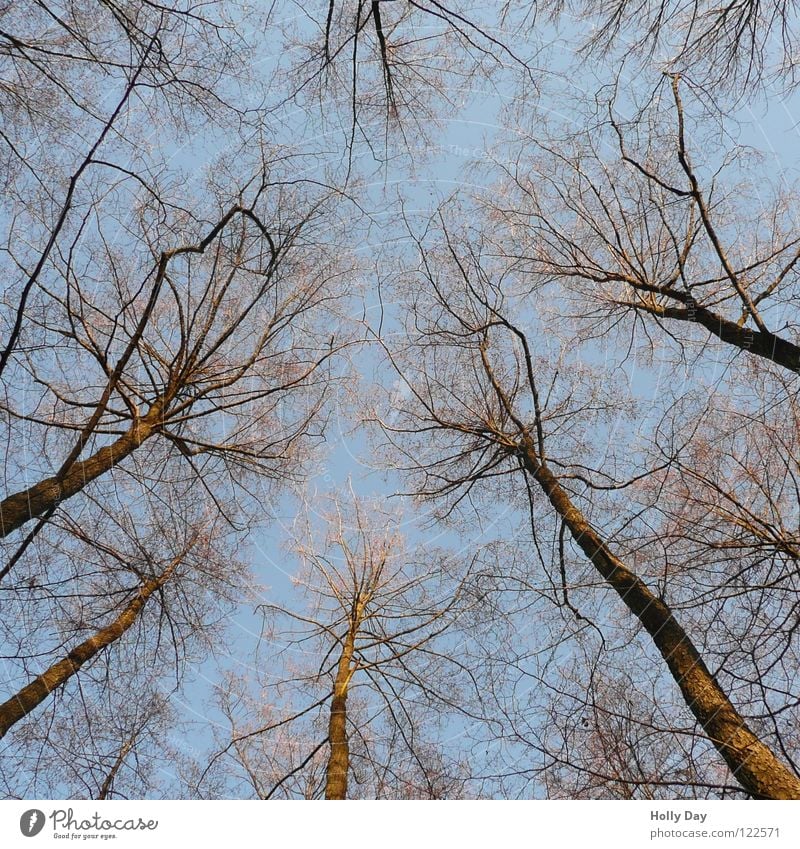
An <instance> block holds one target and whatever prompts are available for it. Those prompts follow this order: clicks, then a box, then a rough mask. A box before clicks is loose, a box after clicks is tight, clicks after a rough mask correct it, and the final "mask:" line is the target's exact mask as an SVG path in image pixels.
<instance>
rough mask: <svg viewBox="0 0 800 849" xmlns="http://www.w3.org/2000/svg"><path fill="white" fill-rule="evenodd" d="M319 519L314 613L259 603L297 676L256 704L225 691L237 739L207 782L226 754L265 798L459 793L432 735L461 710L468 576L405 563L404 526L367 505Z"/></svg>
mask: <svg viewBox="0 0 800 849" xmlns="http://www.w3.org/2000/svg"><path fill="white" fill-rule="evenodd" d="M351 498H352V493H351ZM321 518H322V522H323V527H322V530H321V532H319V531H317V532H316V533H314V534H313V535H312V536H311V538H306V541H305V542H303V543H302V547H301V549H300V554H301V557H302V560H303V562H304V567H303V570H302V572H301V573H300V576H299V577H298V579H297V584H298V585H299V586H300V587H302V588H303V590H304V593H305V595H306V597H307V603H306V606H305V607H303V608H300V607H298V608H294V607H291V606H287V605H279V604H276V603H267V604H264V605H262V608H263V610H264V612H265V614H266V615H267V616H268V618H269V620H271V625H270V628H269V631H268V634H267V637H268V643H267V644H268V645H272V646H274V645H279V646H282V648H281V654H285V655H286V658H287V664H288V666H289V668H288V669H287V671H286V673H285V674H282V675H281V676H278V677H277V678H272V677H270V678H269V679H266V682H268V683H265V685H264V686H263V687H262V688H261V690H260V695H258V697H257V699H256V698H254V697H253V696H248V695H247V690H248V687H247V684H246V682H242V681H240V682H239V687H238V688H237V689H236V690H233V691H231V692H232V693H233V695H232V694H231V692H228V693H227V694H225V696H224V699H223V705H224V712H225V714H226V716H227V717H228V720H229V722H230V724H231V731H232V739H231V740H230V741H229V742H228V743H227V744H226V745H225V746H224V747H223V748H222V749H221V750H220V751H219V752H218V753H217V754H216V755H215V756H214V757H213V758H212V759H211V762H210V764H209V766H208V767H207V768H206V769H205V770H204V772H203V774H202V776H201V777H202V779H203V780H206V776H207V775H208V774H209V771H211V772H212V773H213V770H214V768H215V767H216V766H217V765H218V763H219V761H220V759H221V758H226V759H228V760H230V759H233V761H234V762H235V763H236V764H238V765H239V768H240V769H242V770H243V771H244V772H245V774H246V775H248V776H249V777H250V778H249V780H250V783H251V784H252V786H253V788H254V789H255V791H256V793H257V795H258V796H260V797H261V798H273V797H275V796H281V795H289V796H292V795H296V794H299V795H301V796H306V797H311V798H315V797H317V796H318V795H323V796H324V797H325V798H326V799H345V798H351V797H355V796H359V795H367V796H368V797H369V796H384V797H385V796H390V795H394V796H400V797H403V796H406V797H412V798H418V797H420V796H422V797H427V798H437V797H439V796H441V795H445V794H448V793H451V792H456V795H458V792H457V791H456V789H455V788H456V786H457V785H458V784H459V783H460V782H463V781H464V779H465V776H464V774H463V770H462V772H461V774H460V775H459V773H458V769H457V766H456V765H455V764H450V765H449V766H447V767H446V766H444V763H445V759H446V758H447V754H446V753H445V752H442V751H439V750H438V749H437V746H436V743H435V738H434V739H430V736H431V732H432V731H435V729H436V727H437V725H438V723H439V722H441V718H440V717H438V716H437V711H441V710H448V709H451V707H450V706H453V705H456V704H457V702H458V695H457V690H458V687H459V679H460V678H461V677H462V672H461V668H460V667H461V664H460V663H459V661H458V660H457V652H455V651H454V652H453V653H452V655H451V654H450V653H449V652H448V650H447V649H446V645H447V642H448V640H449V631H450V630H451V629H452V628H453V624H454V622H455V621H456V620H457V619H458V617H459V615H463V614H464V612H465V611H466V610H468V609H469V607H470V605H471V604H472V603H474V601H473V597H472V595H471V593H470V592H469V590H468V580H469V575H470V571H469V569H467V570H465V571H464V572H463V574H462V575H460V576H451V575H450V572H451V567H450V566H448V565H447V564H445V563H443V562H442V560H441V556H440V553H439V552H436V551H435V550H433V551H429V552H428V556H427V557H426V558H425V559H422V560H419V559H418V558H419V557H420V553H418V552H415V553H414V554H415V555H416V556H409V554H406V553H405V552H404V551H403V544H402V539H401V538H400V536H399V534H398V532H397V530H396V529H395V528H393V526H392V525H393V522H394V521H396V517H392V516H390V515H388V514H386V513H381V512H380V510H379V508H378V506H377V505H376V504H372V503H370V502H369V501H359V500H354V501H353V507H352V508H350V509H348V508H346V507H344V506H342V505H341V504H340V503H338V502H333V503H332V505H331V508H330V510H327V511H323V512H322V513H321ZM309 530H310V528H309ZM274 663H275V660H274V658H271V665H274ZM448 670H449V671H448ZM445 676H447V679H446V677H445ZM445 680H447V684H446V685H445ZM250 686H251V687H252V684H251V685H250ZM461 686H463V684H462V685H461ZM281 696H282V698H280V699H279V697H281ZM259 700H260V704H259ZM243 707H245V708H247V709H246V710H245V711H244V712H243V710H242V708H243ZM254 710H255V711H257V713H258V714H260V715H261V717H262V718H266V720H267V721H266V722H263V724H262V723H261V722H259V721H258V720H257V719H256V718H255V717H254V716H253V715H252V713H253V711H254ZM248 713H249V714H250V715H248ZM298 746H299V748H298ZM454 770H456V771H455V773H454ZM354 784H355V785H356V786H355V787H354V786H353V785H354Z"/></svg>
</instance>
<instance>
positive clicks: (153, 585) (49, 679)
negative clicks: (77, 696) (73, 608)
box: [0, 557, 180, 738]
mask: <svg viewBox="0 0 800 849" xmlns="http://www.w3.org/2000/svg"><path fill="white" fill-rule="evenodd" d="M179 561H180V557H177V558H175V560H173V561H172V562H171V563H170V564H169V565H168V566H167V568H166V569H165V570H164V571H163V572H162V573H161V575H159V576H158V577H156V578H151V579H150V580H148V581H145V582H144V583H143V584H142V585H141V587H140V588H139V591H138V593H137V594H136V597H135V598H133V599H132V600H131V601H130V602H129V603H128V604H127V605H126V606H125V608H124V609H123V610H122V612H121V613H120V614H119V616H117V618H116V619H115V620H114V621H113V622H112V623H111V624H110V625H107V626H106V627H105V628H102V629H101V630H100V631H98V632H97V633H96V634H95V635H94V636H93V637H90V638H89V639H88V640H85V641H84V642H82V643H81V644H80V645H78V646H76V647H75V648H74V649H73V650H72V651H71V652H70V653H69V654H68V655H67V656H66V657H65V658H63V659H62V660H59V661H58V662H57V663H54V664H53V665H52V666H51V667H50V668H49V669H47V670H46V671H45V672H43V673H42V674H41V675H38V676H37V677H36V678H34V679H33V681H31V682H30V684H27V685H26V686H25V687H23V688H22V689H21V690H20V691H19V692H18V693H17V694H16V695H14V696H12V697H11V698H10V699H8V700H7V701H5V702H4V703H3V704H1V705H0V738H2V737H4V736H5V734H6V732H7V731H8V730H9V729H10V728H11V727H12V726H13V725H14V724H15V723H16V722H19V720H20V719H22V718H23V717H24V716H27V715H28V714H29V713H31V711H33V710H35V709H36V708H37V707H38V706H39V705H40V704H41V703H42V702H43V701H44V700H45V699H46V698H47V697H48V696H49V695H50V693H52V692H53V690H55V689H56V687H60V686H61V685H62V684H64V683H66V682H67V681H68V680H69V679H70V678H71V677H72V676H73V675H75V674H76V673H77V672H78V670H79V669H80V668H81V667H82V666H83V665H84V664H85V663H86V662H87V661H90V660H91V659H92V658H93V657H95V656H96V655H98V654H99V653H100V652H101V651H103V649H105V648H107V647H108V646H110V645H111V644H112V643H114V642H116V641H117V640H118V639H119V638H120V637H121V636H122V635H123V634H124V633H125V632H126V631H127V630H128V628H130V627H131V625H133V623H134V622H135V621H136V617H137V616H138V615H139V614H140V613H141V611H142V608H143V607H144V605H145V604H146V602H147V600H148V599H149V598H150V596H151V595H153V593H154V592H156V590H158V589H160V588H161V587H162V586H164V584H165V583H166V582H167V581H168V580H169V578H170V576H171V575H172V573H173V572H174V571H175V567H176V566H177V564H178V562H179Z"/></svg>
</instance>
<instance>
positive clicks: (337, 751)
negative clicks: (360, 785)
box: [325, 627, 355, 799]
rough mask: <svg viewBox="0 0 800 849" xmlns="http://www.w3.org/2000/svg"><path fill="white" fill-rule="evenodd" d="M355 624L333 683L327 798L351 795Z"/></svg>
mask: <svg viewBox="0 0 800 849" xmlns="http://www.w3.org/2000/svg"><path fill="white" fill-rule="evenodd" d="M354 645H355V627H351V628H350V630H349V631H348V632H347V637H346V638H345V642H344V646H343V647H342V654H341V657H340V658H339V665H338V667H337V669H336V679H335V680H334V682H333V701H332V702H331V716H330V721H329V723H328V742H329V743H330V747H331V753H330V757H329V758H328V767H327V770H326V775H325V798H326V799H346V798H347V773H348V772H349V770H350V746H349V743H348V740H347V690H348V687H349V686H350V679H351V678H352V675H353V670H352V661H353V647H354Z"/></svg>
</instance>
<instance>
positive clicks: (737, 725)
mask: <svg viewBox="0 0 800 849" xmlns="http://www.w3.org/2000/svg"><path fill="white" fill-rule="evenodd" d="M521 455H522V460H523V463H524V466H525V469H526V471H527V472H528V473H529V474H530V475H531V476H532V477H533V478H534V479H535V480H536V481H537V483H538V484H539V485H540V486H541V487H542V489H543V490H544V492H545V494H546V495H547V497H548V499H549V500H550V503H551V504H552V506H553V507H554V508H555V510H556V512H557V513H558V515H559V516H560V517H561V518H562V520H563V521H564V523H565V524H566V526H567V528H568V529H569V531H570V533H571V534H572V537H573V539H574V540H575V542H576V543H577V544H578V545H579V546H580V548H581V550H582V551H583V553H584V554H585V555H586V556H587V557H588V558H589V560H590V561H591V562H592V563H593V564H594V567H595V568H596V569H597V571H598V572H599V573H600V574H601V575H602V577H603V579H604V580H605V581H606V583H608V584H609V585H610V586H611V587H612V588H613V589H614V590H615V591H616V593H617V594H618V595H619V597H620V598H621V599H622V601H623V602H624V603H625V605H626V607H627V608H628V609H629V610H630V611H631V613H633V614H634V616H636V618H637V619H638V620H639V621H640V622H641V623H642V625H643V626H644V628H645V629H646V630H647V632H648V633H649V634H650V636H651V637H652V638H653V642H654V643H655V644H656V647H657V648H658V650H659V651H660V652H661V654H662V656H663V658H664V660H665V661H666V663H667V666H668V667H669V670H670V672H671V674H672V677H673V678H674V679H675V681H676V683H677V684H678V686H679V687H680V689H681V693H682V694H683V698H684V700H685V701H686V704H687V705H688V706H689V708H690V710H691V711H692V713H693V714H694V715H695V717H696V718H697V721H698V722H699V723H700V724H701V725H702V726H703V729H704V730H705V732H706V734H707V735H708V737H709V739H710V740H711V742H712V743H713V744H714V746H715V747H716V748H717V750H718V751H719V753H720V754H721V755H722V757H723V758H724V759H725V761H726V763H727V764H728V766H729V767H730V769H731V772H732V773H733V774H734V776H735V777H736V779H737V781H738V782H739V783H740V784H741V785H742V787H744V788H745V790H747V791H748V793H750V794H751V795H753V796H755V797H757V798H764V799H800V779H798V777H797V776H796V775H795V774H794V773H793V772H791V771H790V770H789V768H788V767H787V766H785V765H784V764H783V763H782V762H781V761H780V760H778V758H777V757H776V756H775V754H774V753H773V752H772V751H771V749H770V748H769V747H768V746H765V745H764V743H762V742H761V741H760V740H759V739H758V737H756V735H755V734H754V733H753V732H752V731H751V729H750V728H749V727H748V725H747V722H746V721H745V720H744V718H743V717H742V716H741V715H740V714H739V712H738V711H737V710H736V708H735V707H734V706H733V704H732V703H731V701H730V699H729V698H728V696H727V695H726V694H725V692H724V691H723V690H722V688H721V687H720V686H719V684H718V683H717V681H716V679H715V678H714V676H713V675H712V674H711V672H710V671H709V669H708V667H707V666H706V665H705V663H704V662H703V659H702V657H701V656H700V653H699V652H698V650H697V648H696V647H695V645H694V643H693V642H692V640H691V638H690V637H689V635H688V634H687V633H686V631H684V629H683V628H682V627H681V625H680V624H679V623H678V622H677V621H676V619H675V617H674V616H673V615H672V611H671V610H670V608H669V607H668V606H667V605H666V604H665V603H664V602H663V601H662V600H661V599H659V598H657V597H656V596H655V595H653V593H652V592H651V591H650V590H649V589H648V588H647V586H646V585H645V584H644V582H643V581H642V580H641V579H640V578H639V577H638V576H637V575H635V574H634V573H633V572H632V571H631V570H630V569H628V568H627V566H625V564H624V563H623V562H622V561H621V560H619V558H617V557H615V556H614V555H613V554H612V553H611V551H610V550H609V548H608V546H607V545H606V543H605V541H604V540H603V539H602V538H601V537H600V535H599V534H598V533H597V532H596V531H595V529H594V528H593V527H592V526H591V525H590V524H589V522H588V521H587V519H586V517H585V516H584V515H583V513H582V512H581V511H580V510H579V509H578V508H577V507H576V506H575V504H574V503H573V502H572V499H571V498H570V497H569V495H568V494H567V492H566V491H565V490H564V488H563V487H562V486H561V484H560V483H559V481H558V479H557V478H556V476H555V475H554V474H553V473H552V472H551V471H550V469H549V468H548V467H547V465H546V464H545V463H543V462H540V460H539V458H538V456H537V454H536V449H535V447H534V444H533V441H532V440H531V438H530V436H528V435H527V434H526V435H525V436H524V437H523V439H522V443H521Z"/></svg>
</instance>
